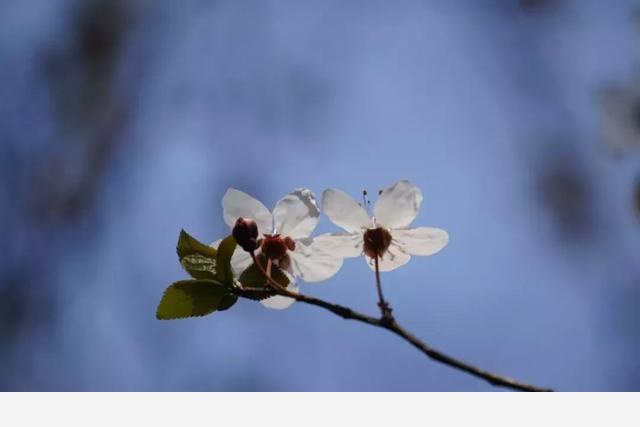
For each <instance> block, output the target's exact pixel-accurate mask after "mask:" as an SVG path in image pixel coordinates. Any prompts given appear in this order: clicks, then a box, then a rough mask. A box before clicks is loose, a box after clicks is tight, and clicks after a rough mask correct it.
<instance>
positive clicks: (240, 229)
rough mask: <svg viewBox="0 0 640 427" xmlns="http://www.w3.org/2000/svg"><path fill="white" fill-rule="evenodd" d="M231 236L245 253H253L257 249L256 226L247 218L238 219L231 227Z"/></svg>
mask: <svg viewBox="0 0 640 427" xmlns="http://www.w3.org/2000/svg"><path fill="white" fill-rule="evenodd" d="M231 235H232V236H233V238H234V239H236V243H237V244H238V246H240V247H241V248H242V249H244V250H245V251H247V252H253V251H255V250H256V248H257V247H258V242H257V239H258V225H257V224H256V222H255V221H254V220H252V219H249V218H238V219H237V220H236V225H234V226H233V230H232V231H231Z"/></svg>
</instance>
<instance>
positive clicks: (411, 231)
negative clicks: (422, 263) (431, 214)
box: [391, 227, 449, 255]
mask: <svg viewBox="0 0 640 427" xmlns="http://www.w3.org/2000/svg"><path fill="white" fill-rule="evenodd" d="M391 237H392V238H393V241H394V242H395V243H396V244H397V245H399V246H400V247H401V248H402V250H403V251H405V252H406V253H408V254H411V255H433V254H435V253H436V252H438V251H440V250H441V249H442V248H444V247H445V246H446V245H447V243H448V242H449V235H448V234H447V232H446V231H444V230H441V229H439V228H431V227H417V228H405V229H393V230H391Z"/></svg>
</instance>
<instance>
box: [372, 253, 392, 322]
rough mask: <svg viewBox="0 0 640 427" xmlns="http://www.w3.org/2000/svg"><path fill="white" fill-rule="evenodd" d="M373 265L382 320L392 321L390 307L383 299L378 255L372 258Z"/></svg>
mask: <svg viewBox="0 0 640 427" xmlns="http://www.w3.org/2000/svg"><path fill="white" fill-rule="evenodd" d="M374 263H375V264H374V265H375V268H376V288H377V289H378V307H380V312H381V313H382V321H383V322H389V323H390V322H393V315H392V314H391V312H392V309H391V307H390V306H389V303H388V302H387V301H385V299H384V295H383V294H382V282H381V281H380V265H379V260H378V256H377V255H376V257H375V258H374Z"/></svg>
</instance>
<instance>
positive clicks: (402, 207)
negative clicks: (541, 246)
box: [373, 180, 422, 228]
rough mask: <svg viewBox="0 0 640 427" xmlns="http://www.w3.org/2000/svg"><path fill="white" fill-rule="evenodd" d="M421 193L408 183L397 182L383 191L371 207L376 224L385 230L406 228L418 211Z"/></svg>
mask: <svg viewBox="0 0 640 427" xmlns="http://www.w3.org/2000/svg"><path fill="white" fill-rule="evenodd" d="M421 203H422V192H421V191H420V189H419V188H418V187H416V186H414V185H413V184H411V183H410V182H409V181H406V180H405V181H398V182H396V183H395V184H393V185H392V186H391V187H389V188H387V189H386V190H383V191H382V193H381V194H380V197H378V201H377V202H376V205H375V206H374V207H373V214H374V217H375V219H376V224H378V225H382V226H384V227H386V228H399V227H406V226H408V225H409V224H411V221H413V220H414V219H415V218H416V216H418V211H419V210H420V204H421Z"/></svg>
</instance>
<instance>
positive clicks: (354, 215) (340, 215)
mask: <svg viewBox="0 0 640 427" xmlns="http://www.w3.org/2000/svg"><path fill="white" fill-rule="evenodd" d="M322 210H323V211H324V213H325V214H326V215H327V216H328V217H329V219H330V220H331V222H333V223H334V224H335V225H337V226H338V227H341V228H343V229H344V230H346V231H349V232H352V233H353V232H356V231H360V230H361V229H362V227H367V226H369V224H370V223H371V220H370V219H369V215H368V214H367V212H366V211H365V210H364V209H363V208H362V206H360V205H359V204H358V202H356V201H355V200H353V199H352V198H351V197H349V195H347V194H346V193H345V192H344V191H340V190H334V189H328V190H324V193H322Z"/></svg>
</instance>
